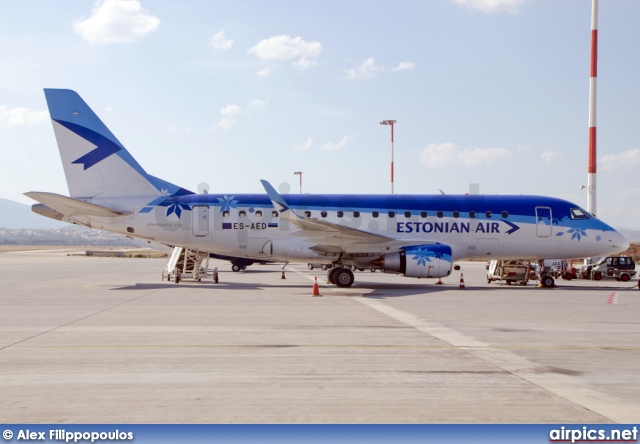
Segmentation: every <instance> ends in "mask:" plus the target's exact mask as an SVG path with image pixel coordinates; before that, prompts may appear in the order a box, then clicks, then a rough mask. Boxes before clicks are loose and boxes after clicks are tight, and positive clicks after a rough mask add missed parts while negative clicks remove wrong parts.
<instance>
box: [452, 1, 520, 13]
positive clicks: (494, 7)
mask: <svg viewBox="0 0 640 444" xmlns="http://www.w3.org/2000/svg"><path fill="white" fill-rule="evenodd" d="M524 1H525V0H453V2H454V3H456V4H458V5H462V6H466V7H467V8H469V9H476V10H478V11H481V12H488V13H492V12H508V13H510V14H517V13H518V12H519V6H520V5H521V4H523V3H524Z"/></svg>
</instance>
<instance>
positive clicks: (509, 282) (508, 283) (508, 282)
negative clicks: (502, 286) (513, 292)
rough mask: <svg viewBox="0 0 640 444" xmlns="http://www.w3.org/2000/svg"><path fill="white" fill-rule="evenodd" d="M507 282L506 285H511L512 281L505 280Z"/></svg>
mask: <svg viewBox="0 0 640 444" xmlns="http://www.w3.org/2000/svg"><path fill="white" fill-rule="evenodd" d="M505 282H506V283H507V285H511V282H513V281H505Z"/></svg>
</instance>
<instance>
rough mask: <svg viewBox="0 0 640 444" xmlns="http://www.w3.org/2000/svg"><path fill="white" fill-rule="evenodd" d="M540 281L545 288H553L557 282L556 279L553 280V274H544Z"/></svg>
mask: <svg viewBox="0 0 640 444" xmlns="http://www.w3.org/2000/svg"><path fill="white" fill-rule="evenodd" d="M540 283H541V284H542V286H543V287H544V288H552V287H553V286H554V284H555V281H554V280H553V278H552V277H551V276H544V277H543V278H542V279H541V280H540Z"/></svg>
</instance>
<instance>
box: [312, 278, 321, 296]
mask: <svg viewBox="0 0 640 444" xmlns="http://www.w3.org/2000/svg"><path fill="white" fill-rule="evenodd" d="M311 296H322V295H321V294H320V289H319V288H318V277H317V276H314V277H313V291H312V292H311Z"/></svg>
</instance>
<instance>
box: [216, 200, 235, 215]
mask: <svg viewBox="0 0 640 444" xmlns="http://www.w3.org/2000/svg"><path fill="white" fill-rule="evenodd" d="M233 197H234V196H224V198H223V197H218V202H220V203H221V204H222V205H220V212H221V213H222V212H224V211H229V210H230V209H231V208H237V207H238V201H237V200H233Z"/></svg>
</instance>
